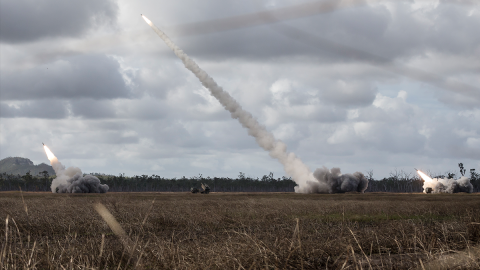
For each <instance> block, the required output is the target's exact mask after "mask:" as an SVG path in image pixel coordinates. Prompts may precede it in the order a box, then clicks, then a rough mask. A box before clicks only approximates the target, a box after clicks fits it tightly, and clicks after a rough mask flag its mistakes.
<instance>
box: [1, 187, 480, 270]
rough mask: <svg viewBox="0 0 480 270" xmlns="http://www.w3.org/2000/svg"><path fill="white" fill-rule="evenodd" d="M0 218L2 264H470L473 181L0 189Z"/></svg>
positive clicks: (479, 232)
mask: <svg viewBox="0 0 480 270" xmlns="http://www.w3.org/2000/svg"><path fill="white" fill-rule="evenodd" d="M152 202H153V203H152ZM98 203H101V204H102V205H104V206H105V207H106V208H107V209H108V212H109V213H111V215H113V216H114V218H115V219H116V220H117V221H118V223H119V224H120V226H121V228H123V230H124V231H125V233H126V235H122V232H121V228H120V229H119V228H117V230H116V232H115V233H114V232H113V231H112V229H111V228H110V227H109V224H113V223H114V221H112V220H110V221H109V222H110V223H109V224H107V222H106V221H105V220H104V219H103V218H102V216H101V215H100V214H99V212H97V211H96V210H95V208H94V206H95V205H97V207H98ZM7 216H8V217H7ZM0 218H1V219H2V224H3V225H2V226H1V229H0V235H1V238H0V239H2V240H0V243H1V248H2V250H1V252H2V254H1V255H2V256H1V258H0V259H1V263H2V265H0V268H2V267H3V269H19V268H25V269H84V268H88V269H133V268H138V269H302V268H304V269H326V268H328V269H342V268H343V269H356V268H357V269H361V268H364V269H369V268H373V269H412V268H413V269H415V268H418V269H422V268H425V269H428V268H430V269H438V268H439V267H442V268H448V269H453V268H455V269H478V268H479V267H480V251H479V249H478V248H477V247H478V246H479V244H480V194H478V193H477V194H429V195H425V194H395V193H393V194H392V193H368V194H333V195H320V194H309V195H302V194H294V193H211V194H209V195H201V194H189V193H107V194H52V193H25V192H24V193H20V192H3V193H0Z"/></svg>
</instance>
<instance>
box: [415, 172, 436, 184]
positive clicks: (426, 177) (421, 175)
mask: <svg viewBox="0 0 480 270" xmlns="http://www.w3.org/2000/svg"><path fill="white" fill-rule="evenodd" d="M417 173H418V174H419V175H420V177H422V179H423V180H425V181H429V182H431V181H432V178H430V177H429V176H428V175H426V174H424V173H423V172H422V171H420V170H417Z"/></svg>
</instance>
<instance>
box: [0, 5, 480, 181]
mask: <svg viewBox="0 0 480 270" xmlns="http://www.w3.org/2000/svg"><path fill="white" fill-rule="evenodd" d="M344 2H345V1H344ZM350 2H352V1H350ZM353 2H356V1H353ZM367 2H369V3H367V4H362V5H357V4H355V5H352V6H340V7H338V8H337V9H336V10H335V8H332V9H333V10H332V9H330V10H328V9H324V10H321V12H320V11H319V12H317V13H318V14H311V13H310V14H307V13H305V12H303V13H302V12H299V11H298V10H299V9H298V3H300V2H299V1H260V2H259V1H242V2H241V3H240V2H237V1H217V0H215V1H214V0H211V1H203V2H202V3H201V4H200V3H191V2H190V1H188V2H185V1H176V2H171V1H141V2H135V3H133V2H128V1H123V0H120V1H82V2H78V3H69V4H58V3H57V2H56V1H52V0H47V1H42V2H41V3H36V4H35V7H33V6H30V2H28V1H23V0H22V1H11V0H2V1H1V2H0V5H1V6H0V16H1V18H2V20H1V24H0V50H1V51H0V53H1V55H2V57H1V58H0V74H1V76H0V89H1V92H0V117H1V118H0V130H1V132H0V159H2V158H5V157H8V156H24V157H29V158H31V159H32V161H33V162H34V163H35V164H38V163H41V162H46V159H45V154H44V152H43V149H42V147H41V145H40V143H41V142H45V143H46V144H48V145H49V147H50V148H51V149H52V151H53V152H54V153H55V154H56V155H58V156H60V157H62V163H63V164H65V165H66V166H72V165H74V166H78V167H81V168H82V170H83V171H85V172H103V173H111V174H118V173H126V174H127V175H134V174H154V173H155V174H160V175H164V176H170V177H181V176H183V175H185V176H187V177H188V176H192V175H198V174H199V173H202V174H203V175H210V176H231V177H236V176H237V175H238V173H239V172H240V171H241V172H245V173H247V175H251V176H261V175H264V174H266V173H268V172H270V171H272V172H274V174H275V176H277V177H279V176H281V175H284V170H283V167H282V166H281V164H279V163H277V162H276V161H275V160H273V159H271V158H270V156H269V155H268V154H267V153H266V152H264V151H263V150H262V149H260V148H259V147H258V146H257V145H256V142H255V140H254V139H252V137H250V136H248V135H247V133H246V132H245V130H243V129H242V127H241V126H240V125H239V124H238V123H237V122H236V121H234V120H232V119H231V118H230V116H229V113H228V112H226V111H224V109H223V108H222V106H221V105H220V104H219V103H218V101H217V100H215V99H214V98H213V97H211V96H210V95H209V93H208V90H207V89H205V88H204V87H202V85H201V84H199V83H198V81H197V79H196V78H195V77H194V76H193V75H192V74H190V73H188V72H185V69H184V67H183V65H182V63H181V62H180V61H179V60H178V59H177V58H176V57H175V56H174V55H173V54H172V53H171V51H170V49H169V48H168V47H166V46H161V45H162V44H161V41H160V40H158V39H156V38H155V37H153V38H152V33H151V30H150V29H148V27H146V26H145V23H144V22H143V20H142V19H141V18H140V16H139V14H140V13H147V14H146V15H147V16H148V17H149V18H150V19H151V20H152V21H154V22H155V24H157V26H159V27H160V28H161V29H162V30H165V32H167V34H168V35H169V36H170V37H171V38H172V40H173V41H174V42H175V43H176V44H178V45H179V47H181V48H182V49H184V50H185V52H187V53H188V54H189V56H190V57H191V58H192V59H193V60H194V61H195V62H197V63H198V64H199V65H200V66H201V67H202V68H203V69H205V70H206V71H207V72H208V74H210V75H211V76H212V77H213V78H215V80H216V81H217V82H218V83H219V84H220V85H222V86H223V89H224V90H225V91H226V92H228V93H229V94H230V95H231V96H232V97H233V98H235V100H237V101H238V102H239V104H241V105H242V106H243V107H244V108H245V110H246V111H248V112H251V114H252V115H253V116H254V117H255V118H256V119H257V120H258V122H259V123H261V124H262V125H265V127H266V130H268V131H269V132H271V133H272V134H273V135H274V136H275V138H278V139H280V140H282V141H283V142H285V143H286V145H288V151H290V152H294V153H295V154H296V155H297V156H298V157H300V158H301V159H302V160H303V162H304V163H305V164H306V165H307V166H308V167H310V168H311V169H312V170H314V169H315V168H317V167H321V166H326V167H328V168H331V167H340V168H342V172H355V171H361V172H365V171H367V170H370V169H372V170H373V171H374V177H375V178H381V177H384V176H388V174H389V172H391V171H392V170H394V169H404V170H407V171H412V174H413V173H414V171H413V167H417V168H419V169H423V170H424V171H427V170H430V171H432V172H440V173H443V172H444V171H445V170H448V169H450V170H452V171H457V169H456V164H457V163H458V162H463V163H464V165H465V167H466V168H468V169H469V168H477V171H478V170H479V169H480V125H478V123H480V90H479V88H478V85H480V78H479V76H478V70H479V68H480V66H479V63H480V45H479V44H480V32H479V31H478V30H477V29H476V28H477V27H476V26H478V25H480V4H477V3H474V2H472V1H470V2H468V1H463V2H462V1H435V0H433V1H429V0H418V1H409V2H407V1H367ZM453 2H454V3H455V4H451V3H453ZM301 3H308V2H301ZM187 5H188V8H185V6H187ZM292 5H297V6H296V7H297V8H295V7H294V8H292V9H291V12H290V13H288V12H285V9H282V8H285V7H289V6H292ZM279 9H280V10H283V11H282V12H283V13H281V12H276V11H278V10H279ZM269 10H270V11H274V12H273V13H272V14H273V15H271V14H270V15H268V14H269V13H267V15H268V16H265V13H261V14H263V15H262V16H260V17H261V18H263V19H262V20H263V22H262V21H260V22H258V21H255V20H253V19H252V20H243V19H242V18H243V17H241V16H240V15H245V14H258V12H264V11H269ZM275 10H276V11H275ZM312 10H313V9H312ZM287 11H288V10H287ZM282 14H283V15H282ZM285 14H287V15H285ZM288 14H294V16H293V15H288ZM307 15H308V16H307ZM239 16H240V17H239ZM269 16H270V17H269ZM272 16H277V17H279V18H280V19H279V20H277V21H276V22H274V23H268V24H267V23H264V21H267V22H272V21H275V20H272V19H271V17H272ZM257 17H258V16H257ZM222 18H231V19H230V20H227V21H225V20H224V21H221V20H220V19H222ZM247 18H250V17H247ZM251 18H255V16H253V17H251ZM215 19H219V20H220V22H221V25H226V26H228V27H226V28H221V29H216V28H215V27H212V25H219V23H218V22H217V23H215V22H209V23H198V22H205V21H211V20H215ZM285 19H291V20H285ZM248 21H251V22H258V23H246V22H248ZM192 23H195V24H194V25H198V27H197V28H195V27H193V28H192ZM202 27H203V28H202ZM229 27H230V28H229ZM189 29H190V30H189ZM192 29H193V30H192ZM219 30H221V31H219Z"/></svg>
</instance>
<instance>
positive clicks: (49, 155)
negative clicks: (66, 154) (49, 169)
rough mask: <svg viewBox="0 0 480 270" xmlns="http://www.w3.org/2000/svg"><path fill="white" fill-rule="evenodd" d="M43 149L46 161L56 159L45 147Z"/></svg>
mask: <svg viewBox="0 0 480 270" xmlns="http://www.w3.org/2000/svg"><path fill="white" fill-rule="evenodd" d="M43 149H45V153H46V154H47V158H48V160H50V161H52V160H53V159H56V157H55V155H54V154H53V153H52V151H50V149H48V147H47V146H46V145H44V146H43Z"/></svg>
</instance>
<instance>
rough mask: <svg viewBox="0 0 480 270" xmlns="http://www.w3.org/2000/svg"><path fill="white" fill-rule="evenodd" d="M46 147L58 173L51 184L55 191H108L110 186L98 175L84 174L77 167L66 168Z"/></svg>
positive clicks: (45, 147)
mask: <svg viewBox="0 0 480 270" xmlns="http://www.w3.org/2000/svg"><path fill="white" fill-rule="evenodd" d="M44 149H45V152H46V154H47V157H48V159H49V160H50V164H51V165H52V167H53V170H54V171H55V174H56V175H57V177H56V178H54V179H53V181H52V185H51V186H50V188H51V189H52V192H53V193H106V192H107V191H108V186H107V185H102V184H100V179H98V178H97V177H95V176H93V175H85V176H84V175H83V173H82V170H80V168H77V167H68V168H66V169H65V166H63V164H62V163H60V161H58V159H57V157H55V155H54V154H53V153H52V152H51V151H50V149H48V147H47V146H46V145H45V146H44Z"/></svg>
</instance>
